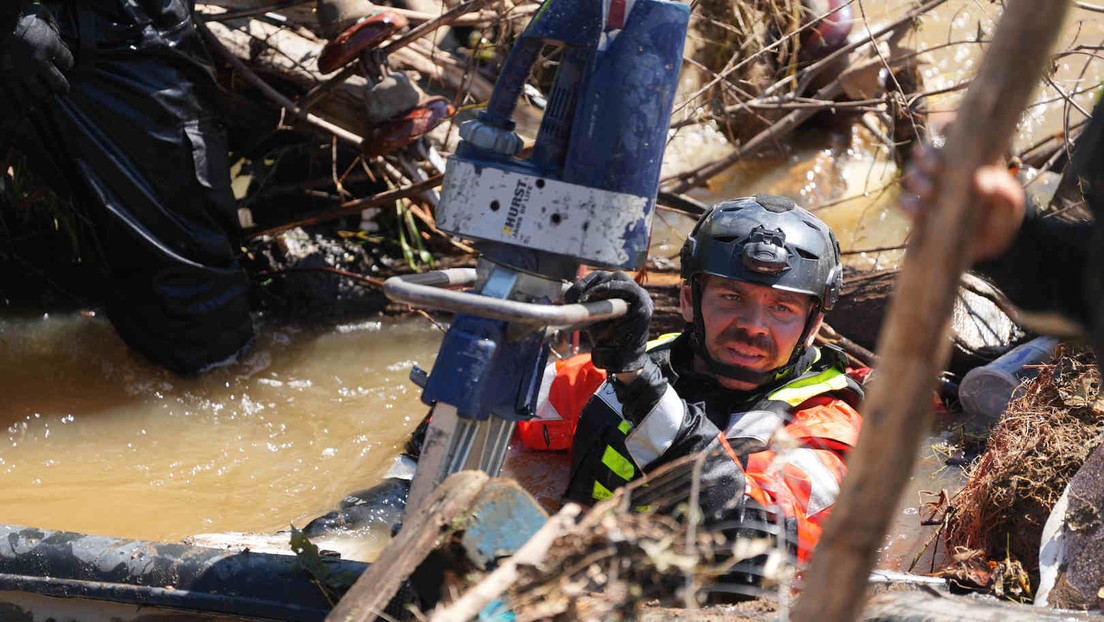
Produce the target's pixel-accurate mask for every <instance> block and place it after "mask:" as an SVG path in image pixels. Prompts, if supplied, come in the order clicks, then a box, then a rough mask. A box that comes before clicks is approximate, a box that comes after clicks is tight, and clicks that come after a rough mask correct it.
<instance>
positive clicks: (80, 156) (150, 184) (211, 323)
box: [0, 0, 253, 374]
mask: <svg viewBox="0 0 1104 622" xmlns="http://www.w3.org/2000/svg"><path fill="white" fill-rule="evenodd" d="M193 9H194V0H43V1H42V2H39V1H37V0H33V1H32V0H7V1H5V2H3V3H2V6H0V125H7V126H8V127H9V128H11V127H13V126H18V127H19V131H20V133H21V134H22V135H23V140H22V141H21V147H23V148H25V149H26V150H28V151H29V154H28V155H29V156H31V157H32V159H33V161H34V162H35V164H36V168H37V169H38V171H39V176H40V177H42V178H45V179H56V180H57V183H58V184H59V185H60V184H62V183H64V184H66V185H67V186H68V189H69V191H71V192H72V193H73V195H74V199H75V202H76V203H77V204H78V205H79V206H80V207H81V208H82V211H84V212H85V213H86V215H87V216H88V218H89V219H90V220H91V222H92V224H93V227H94V229H95V231H96V237H97V241H98V244H99V249H98V251H99V254H100V255H101V257H102V258H103V260H104V262H105V264H106V268H107V272H108V273H109V276H108V279H107V283H108V287H107V288H106V292H105V297H106V306H107V314H108V317H109V318H110V320H111V322H112V324H113V325H114V326H115V329H116V331H117V332H118V333H119V335H120V336H121V337H122V338H123V340H124V341H126V342H127V344H128V345H129V346H130V347H132V348H134V349H135V350H138V351H139V352H141V353H142V354H144V355H145V356H146V357H148V358H149V359H151V360H152V361H154V362H155V363H158V364H160V365H162V366H165V367H168V368H169V369H172V370H174V371H177V372H180V373H185V374H190V373H195V372H198V371H200V370H202V369H204V368H205V367H207V366H210V365H212V364H215V363H218V362H221V361H223V360H225V359H228V358H230V357H233V356H235V355H236V354H237V353H239V352H240V351H241V350H242V349H243V348H244V347H246V346H247V345H248V344H249V343H250V342H251V340H252V338H253V325H252V321H251V319H250V316H249V305H248V289H249V283H248V279H247V277H246V275H245V272H244V271H243V270H242V268H241V266H240V265H239V263H238V259H237V255H236V253H237V249H236V245H235V244H234V242H233V238H234V235H235V233H236V231H237V229H238V222H237V206H236V204H235V200H234V196H233V193H232V192H231V189H230V169H229V162H228V157H227V146H226V139H225V136H224V133H223V130H222V127H221V125H220V123H219V122H218V120H217V118H216V113H215V111H216V107H217V106H216V101H217V85H216V83H215V79H214V67H213V65H212V63H211V60H210V58H209V56H208V54H207V51H206V49H205V48H204V46H203V43H202V41H201V40H200V37H199V33H198V32H197V31H196V28H195V24H194V23H193V21H192V20H193V16H192V11H193Z"/></svg>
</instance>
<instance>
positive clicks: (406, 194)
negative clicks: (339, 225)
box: [242, 175, 442, 240]
mask: <svg viewBox="0 0 1104 622" xmlns="http://www.w3.org/2000/svg"><path fill="white" fill-rule="evenodd" d="M441 180H442V176H441V175H437V176H435V177H430V178H429V179H427V180H425V181H420V182H418V183H416V184H411V185H409V186H407V187H405V188H396V189H394V190H388V191H387V192H381V193H379V194H375V195H372V196H370V197H364V198H363V199H356V200H355V201H349V202H347V203H342V204H341V205H340V206H339V207H338V208H336V209H333V210H330V211H327V212H323V213H321V214H314V215H313V216H307V217H305V218H300V219H298V220H294V221H292V222H288V223H284V224H282V225H277V226H275V227H269V228H267V229H245V230H244V231H242V237H243V238H245V239H247V240H252V239H253V238H259V237H261V236H262V235H276V234H277V233H282V232H284V231H287V230H288V229H294V228H295V227H303V226H306V225H315V224H318V223H320V222H327V221H330V220H335V219H337V218H341V217H342V216H352V215H353V214H357V213H360V212H362V211H364V210H365V209H368V208H369V207H379V206H381V205H387V204H388V203H392V202H394V201H398V200H399V199H409V198H411V197H416V196H418V195H419V194H421V193H423V192H425V191H427V190H433V189H434V188H436V187H437V186H440V185H441Z"/></svg>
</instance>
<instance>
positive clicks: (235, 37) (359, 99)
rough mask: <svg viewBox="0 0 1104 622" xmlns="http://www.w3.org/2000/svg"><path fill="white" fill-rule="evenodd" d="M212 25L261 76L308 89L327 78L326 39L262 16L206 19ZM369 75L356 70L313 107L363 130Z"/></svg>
mask: <svg viewBox="0 0 1104 622" xmlns="http://www.w3.org/2000/svg"><path fill="white" fill-rule="evenodd" d="M206 26H207V29H208V30H209V31H210V32H211V34H212V35H213V36H214V37H215V38H216V39H217V40H218V42H219V43H221V44H222V46H223V47H225V48H226V50H227V51H228V52H229V53H230V54H232V55H233V56H234V58H236V59H238V60H240V61H241V62H243V63H244V64H245V65H246V66H248V67H249V68H250V69H252V70H253V71H255V72H256V73H257V75H258V76H260V77H261V78H263V79H265V80H268V81H271V82H273V83H278V84H284V85H290V86H292V87H294V88H296V89H299V90H301V91H304V92H305V91H308V90H310V89H311V88H313V87H315V86H318V85H319V84H321V83H322V82H324V81H325V79H326V78H325V76H323V75H322V74H321V73H320V72H319V71H318V55H319V54H320V53H321V51H322V46H323V45H325V41H322V40H321V39H311V38H308V37H306V36H304V34H303V33H301V32H299V31H296V30H292V29H290V28H284V27H281V26H277V25H275V24H271V23H268V22H266V21H263V20H258V19H243V20H235V21H232V22H225V23H223V22H214V21H208V22H206ZM367 87H368V81H367V80H366V79H365V78H364V77H363V76H351V77H349V78H348V79H347V80H346V81H345V82H344V83H342V84H341V85H338V86H336V87H335V88H333V89H332V90H331V92H330V93H329V95H328V97H326V98H324V99H322V100H321V101H319V102H318V103H317V104H316V105H315V106H314V107H313V108H312V112H313V113H314V114H316V115H318V116H319V117H321V118H323V119H326V120H327V121H330V122H331V123H333V124H335V125H337V126H338V127H341V128H342V129H345V130H348V131H350V132H353V133H355V134H359V135H361V136H363V135H364V134H365V133H366V132H367V130H368V127H367V123H366V122H365V119H364V117H365V114H364V109H365V102H364V90H365V89H366V88H367Z"/></svg>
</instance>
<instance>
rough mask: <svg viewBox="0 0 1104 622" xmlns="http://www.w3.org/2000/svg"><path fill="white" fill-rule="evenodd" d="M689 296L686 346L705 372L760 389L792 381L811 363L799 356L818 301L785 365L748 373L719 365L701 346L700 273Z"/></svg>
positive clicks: (702, 328) (703, 329)
mask: <svg viewBox="0 0 1104 622" xmlns="http://www.w3.org/2000/svg"><path fill="white" fill-rule="evenodd" d="M690 295H691V299H692V302H693V311H694V321H693V322H691V329H690V347H691V349H692V350H693V351H694V354H695V355H697V356H698V357H700V358H701V359H702V360H703V361H705V364H706V366H707V367H709V371H711V372H712V373H713V375H715V376H721V377H722V378H728V379H729V380H736V381H737V382H747V383H750V384H754V385H755V386H760V385H763V384H766V383H768V382H770V383H774V382H777V381H780V380H787V379H790V378H796V377H797V376H799V375H801V374H802V373H804V372H805V369H806V368H808V367H809V365H811V364H812V359H811V357H807V356H802V355H803V354H804V353H806V352H811V350H809V349H808V348H806V347H805V340H806V339H808V338H809V333H810V331H812V329H813V324H814V323H815V321H816V317H817V315H818V314H819V312H820V303H819V302H817V301H815V300H814V302H813V307H812V309H810V310H809V316H808V318H807V319H806V320H805V329H804V330H802V331H801V339H799V340H798V342H797V344H796V345H794V349H793V352H791V353H790V358H789V360H788V361H787V362H786V364H785V365H783V366H782V367H778V368H775V369H772V370H770V371H763V372H760V371H752V370H750V369H747V368H744V367H740V366H738V365H731V364H729V363H722V362H721V361H718V360H716V359H714V358H713V357H712V356H710V354H709V350H708V349H707V348H706V347H705V321H704V320H703V319H702V312H701V274H700V273H699V274H695V275H694V276H692V277H691V279H690ZM799 368H800V369H799Z"/></svg>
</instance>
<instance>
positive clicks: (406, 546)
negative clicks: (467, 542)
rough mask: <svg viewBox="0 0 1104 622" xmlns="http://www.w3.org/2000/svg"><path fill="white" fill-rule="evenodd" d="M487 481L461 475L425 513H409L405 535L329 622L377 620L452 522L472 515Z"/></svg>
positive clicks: (453, 477) (432, 500) (445, 485)
mask: <svg viewBox="0 0 1104 622" xmlns="http://www.w3.org/2000/svg"><path fill="white" fill-rule="evenodd" d="M488 479H489V477H488V476H487V474H486V473H483V472H482V471H461V472H459V473H454V474H453V475H451V476H449V478H448V479H446V480H445V481H443V482H441V485H440V486H438V487H437V489H436V490H435V491H434V492H433V495H432V496H431V497H430V498H429V500H428V501H426V503H425V505H423V506H422V509H421V511H419V512H417V513H408V514H407V518H406V524H404V525H403V528H402V531H400V532H399V534H398V535H397V536H395V539H394V540H392V541H391V543H390V544H389V545H388V546H387V548H385V549H384V550H383V552H382V553H380V556H379V557H378V558H377V559H376V562H375V563H374V564H372V565H371V566H370V567H369V568H368V570H367V571H366V572H365V573H364V574H362V575H361V576H360V578H359V579H357V582H356V583H355V584H354V585H353V587H351V588H349V591H348V592H347V593H346V594H345V597H344V598H342V599H341V601H340V602H338V603H337V606H336V607H334V609H333V611H331V612H330V615H328V616H326V622H367V621H368V620H375V619H376V617H377V616H378V615H379V614H380V612H382V611H383V610H384V609H385V608H386V607H387V604H388V603H389V602H391V599H392V598H393V597H394V596H395V593H396V592H397V591H398V589H399V587H400V586H401V585H402V583H403V581H405V580H406V578H407V577H409V576H410V574H411V573H412V572H414V570H415V569H416V568H417V567H418V565H419V564H421V563H422V561H423V560H425V558H426V556H427V555H429V553H430V552H431V551H433V549H435V548H436V547H437V545H438V541H439V540H440V537H441V535H442V534H444V533H445V532H446V531H447V530H448V529H449V527H451V525H452V523H453V519H455V518H456V517H457V516H458V515H460V514H461V513H462V512H465V511H467V510H468V508H469V507H470V506H471V504H472V501H474V500H475V498H476V497H477V496H479V492H480V491H481V490H482V489H483V487H484V486H485V485H486V484H487V481H488Z"/></svg>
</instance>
